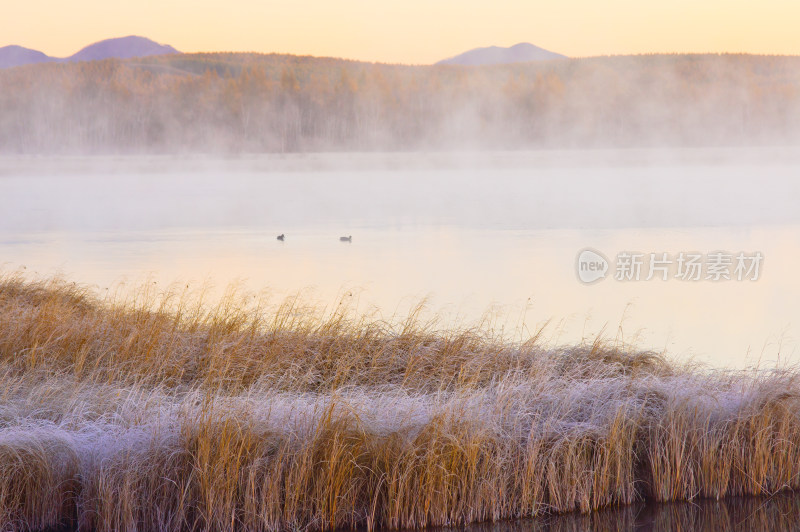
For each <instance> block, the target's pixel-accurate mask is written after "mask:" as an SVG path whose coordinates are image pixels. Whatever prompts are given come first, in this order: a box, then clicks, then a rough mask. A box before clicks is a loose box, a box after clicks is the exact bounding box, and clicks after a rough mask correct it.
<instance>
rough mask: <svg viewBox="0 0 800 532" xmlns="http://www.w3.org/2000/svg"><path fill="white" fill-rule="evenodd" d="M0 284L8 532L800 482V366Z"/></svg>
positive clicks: (493, 505) (691, 493)
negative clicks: (717, 363) (733, 365)
mask: <svg viewBox="0 0 800 532" xmlns="http://www.w3.org/2000/svg"><path fill="white" fill-rule="evenodd" d="M198 301H199V300H198V298H193V297H191V296H189V295H187V294H186V293H184V292H181V291H177V290H176V291H171V292H170V291H168V292H166V293H159V292H157V291H155V290H153V289H152V287H149V288H143V289H142V290H140V291H138V292H136V295H135V296H132V297H130V298H120V297H114V296H110V297H108V298H103V299H101V298H98V297H96V296H94V295H93V293H92V292H91V291H90V290H88V289H87V288H85V287H81V286H78V285H75V284H71V283H67V282H64V281H59V280H47V281H38V282H33V281H26V280H24V279H23V278H22V277H19V276H15V275H7V276H5V277H4V278H2V279H0V529H2V530H35V529H43V528H46V527H53V526H59V525H65V526H72V527H75V526H79V527H80V528H81V530H97V531H111V530H282V529H308V530H331V529H335V528H337V529H338V528H354V527H364V526H365V527H368V528H372V529H374V528H381V527H389V528H403V527H423V526H430V525H461V524H464V523H470V522H480V521H493V520H500V519H508V518H518V517H530V516H539V515H543V514H547V513H553V512H567V511H570V510H580V511H582V512H588V511H590V510H595V509H599V508H604V507H608V506H614V505H627V504H630V503H634V502H636V501H642V500H655V501H672V500H687V499H695V498H698V497H703V498H712V499H718V498H721V497H726V496H733V495H763V494H773V493H776V492H778V491H780V490H784V489H794V488H797V487H798V485H799V484H800V417H798V414H800V372H799V371H798V370H796V369H794V368H777V369H773V370H769V371H764V370H761V371H747V372H745V371H742V372H732V371H720V370H712V369H709V368H702V367H696V366H691V365H688V364H678V363H676V362H671V361H669V360H667V359H665V358H664V357H663V356H660V355H658V354H654V353H649V352H639V351H633V350H630V349H628V348H625V347H624V346H620V345H615V344H613V343H609V342H603V341H599V340H598V341H595V342H594V343H591V344H586V345H578V346H574V347H566V348H565V347H561V348H557V347H552V346H547V345H544V344H543V343H542V342H541V341H539V340H538V336H537V335H534V337H533V338H531V339H529V340H528V341H525V342H511V341H508V340H507V339H504V338H501V337H499V336H497V335H495V334H494V333H493V332H492V331H491V330H490V329H486V328H474V329H459V330H453V329H449V330H437V328H436V324H435V322H423V321H421V320H420V319H419V314H414V313H412V315H411V316H410V317H409V318H408V319H405V320H400V321H382V320H380V319H377V318H359V317H358V316H356V315H354V314H353V313H352V312H348V311H347V310H340V309H339V308H337V309H335V310H333V311H331V312H327V313H324V312H320V311H318V310H316V309H314V308H310V307H307V306H304V305H303V304H302V303H301V301H300V300H299V299H290V300H287V301H286V302H284V304H282V305H281V306H279V307H278V308H270V307H267V306H265V305H262V304H261V303H260V302H259V301H258V300H254V299H252V298H251V297H249V296H243V297H241V298H237V297H236V296H235V295H230V296H229V297H227V298H225V299H223V301H222V302H221V303H220V304H219V305H216V306H206V305H203V304H202V302H201V301H200V302H198Z"/></svg>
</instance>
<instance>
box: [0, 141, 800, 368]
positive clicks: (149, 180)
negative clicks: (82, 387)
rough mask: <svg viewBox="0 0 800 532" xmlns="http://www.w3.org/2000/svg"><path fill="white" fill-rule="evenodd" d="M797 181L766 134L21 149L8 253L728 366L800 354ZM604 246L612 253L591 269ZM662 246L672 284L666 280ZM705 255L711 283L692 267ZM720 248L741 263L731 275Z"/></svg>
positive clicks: (37, 265) (102, 275)
mask: <svg viewBox="0 0 800 532" xmlns="http://www.w3.org/2000/svg"><path fill="white" fill-rule="evenodd" d="M797 176H800V156H798V154H797V153H796V152H793V151H791V150H783V149H763V148H762V149H748V150H726V149H718V150H683V151H674V152H658V151H633V150H631V151H625V152H605V151H572V152H571V151H564V152H536V153H489V154H392V155H382V154H330V155H306V156H303V155H297V156H269V157H268V156H264V157H246V156H242V157H232V158H217V159H213V158H203V157H169V158H167V157H165V158H158V157H155V158H153V157H151V158H125V157H121V158H107V157H106V158H98V157H95V158H90V157H87V158H24V157H20V158H5V159H0V209H1V210H0V267H1V268H2V271H4V272H6V273H7V272H11V271H17V270H19V269H21V268H23V267H24V268H25V272H27V274H29V275H32V276H47V275H53V274H56V273H60V274H63V275H64V276H66V277H67V278H68V279H70V280H76V281H79V282H82V283H88V284H91V285H93V286H95V287H96V288H97V290H98V291H99V292H101V293H102V292H103V291H104V290H105V289H106V288H109V287H114V286H118V284H119V283H120V282H127V283H128V286H133V285H136V284H137V283H141V282H145V280H147V282H156V283H157V284H158V285H159V286H167V285H168V284H170V283H173V282H179V283H195V285H197V284H200V283H203V282H210V283H211V284H212V285H213V287H214V288H212V289H211V293H212V294H219V293H221V291H222V289H223V288H224V287H225V286H227V285H228V284H229V283H231V282H234V281H239V282H240V283H241V284H242V285H243V286H245V287H246V288H248V289H252V290H258V291H261V290H264V289H267V290H268V291H269V292H270V293H271V294H272V297H273V298H274V299H275V300H280V299H281V298H283V297H285V296H287V295H291V294H294V293H297V292H298V291H302V292H303V293H304V294H305V296H306V297H308V298H309V299H312V300H314V301H317V302H319V303H320V304H322V305H328V306H332V305H335V304H337V302H338V301H339V300H340V299H342V298H344V299H345V300H350V301H352V303H351V305H352V306H354V307H355V308H357V310H358V311H362V312H369V311H375V312H378V313H379V314H380V315H381V316H383V317H391V316H403V315H404V314H405V313H407V312H408V310H409V309H410V308H412V307H413V306H414V305H415V304H416V303H418V302H419V301H420V300H421V299H423V298H427V309H428V313H429V314H431V315H433V314H436V315H439V316H440V317H441V326H448V325H451V324H454V323H457V324H459V323H460V324H470V323H474V322H476V321H477V320H479V319H480V318H481V317H482V316H484V315H485V314H486V312H487V311H490V313H491V314H490V315H491V316H492V319H493V320H494V321H493V322H492V323H493V324H494V326H495V327H496V328H498V329H499V328H501V327H502V328H503V331H504V332H505V333H506V334H507V335H508V336H510V337H515V338H522V337H525V336H526V335H527V334H529V333H530V331H534V330H536V329H537V328H539V327H540V326H542V325H543V324H545V323H547V322H548V320H550V322H549V325H548V326H547V327H546V329H545V338H546V339H547V340H548V341H550V342H553V343H566V342H576V341H581V340H582V339H587V338H588V339H591V338H593V337H594V336H595V335H597V334H598V333H601V332H604V334H605V335H606V336H608V337H609V338H612V339H613V338H622V339H623V340H624V341H626V342H635V343H637V344H638V345H641V346H642V347H647V348H652V349H655V350H658V351H666V352H667V353H668V354H671V355H674V356H676V357H683V358H686V357H693V358H695V359H697V360H701V361H705V362H709V363H711V364H713V365H715V366H728V367H744V366H748V365H754V364H759V363H760V364H761V365H762V366H764V365H771V364H774V363H775V361H776V360H780V361H781V362H784V363H797V362H800V348H798V338H800V325H798V321H800V320H798V318H800V273H798V271H799V269H800V209H798V208H797V203H798V199H800V180H798V179H797ZM281 233H283V234H285V235H286V238H285V241H283V242H281V241H278V240H277V239H276V235H278V234H281ZM344 235H352V242H341V241H340V240H339V237H340V236H344ZM586 248H590V249H591V250H594V251H596V252H598V255H599V256H602V257H604V258H605V260H606V261H607V268H608V270H607V272H606V277H605V278H601V279H599V280H597V281H596V282H594V283H592V284H586V283H584V282H582V281H581V280H580V279H579V276H578V274H577V267H578V266H577V258H578V255H579V253H580V252H581V251H582V250H584V249H586ZM626 252H628V253H629V255H637V254H641V257H639V258H641V260H642V266H641V268H642V269H641V272H640V276H639V280H635V276H634V275H633V272H632V270H626V269H624V268H622V266H621V265H622V264H623V263H624V261H625V255H624V253H626ZM651 253H653V254H655V258H656V259H658V260H661V261H663V262H659V263H658V264H659V265H660V266H663V267H664V268H666V275H667V280H666V281H665V280H662V278H661V277H662V272H661V270H660V269H658V268H656V269H655V270H654V275H653V278H652V279H650V280H646V278H647V277H648V276H649V264H650V263H651V262H652V260H651V259H652V258H653V257H651V255H650V254H651ZM715 253H720V255H719V256H718V257H717V258H716V259H715V258H714V257H715V256H714V254H715ZM663 254H667V255H666V256H664V255H663ZM681 254H683V255H681ZM740 254H741V255H742V257H743V259H742V260H743V261H744V262H743V264H744V265H745V266H747V267H748V268H749V271H747V269H745V270H742V271H739V272H738V274H741V275H742V280H738V279H737V270H736V267H737V265H738V262H739V260H738V258H737V257H738V256H739V255H740ZM691 255H698V256H699V259H698V261H699V263H700V264H701V266H702V270H701V275H700V279H699V280H684V279H681V278H678V277H676V276H678V275H679V273H680V272H679V271H678V261H679V259H681V258H683V259H687V258H688V257H689V256H691ZM757 255H758V256H760V257H761V259H759V260H756V258H755V257H756V256H757ZM717 259H720V260H721V261H722V263H724V262H725V260H730V264H728V265H727V266H726V265H724V264H723V266H726V267H725V268H723V269H725V270H726V271H727V274H728V276H729V277H731V279H730V280H725V279H724V276H723V278H720V280H716V281H715V280H713V277H714V276H713V275H711V270H709V268H711V267H712V266H711V263H714V262H717V263H720V260H717ZM754 263H757V266H758V268H757V272H756V271H755V270H754V269H753V268H752V266H753V265H754ZM720 264H721V263H720ZM718 267H722V266H719V264H718ZM620 272H622V273H625V274H626V275H625V276H628V275H629V276H630V277H631V278H630V279H627V278H626V280H618V279H616V277H617V275H618V274H619V273H620ZM683 273H686V272H685V271H684V272H683ZM707 277H711V278H710V279H709V278H707ZM753 277H757V279H755V280H753Z"/></svg>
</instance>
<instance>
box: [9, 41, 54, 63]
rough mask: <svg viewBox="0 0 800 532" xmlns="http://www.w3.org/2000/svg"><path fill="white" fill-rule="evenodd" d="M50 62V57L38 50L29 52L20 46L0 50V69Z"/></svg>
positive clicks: (28, 49) (29, 50)
mask: <svg viewBox="0 0 800 532" xmlns="http://www.w3.org/2000/svg"><path fill="white" fill-rule="evenodd" d="M52 60H53V59H52V58H51V57H48V56H47V55H45V54H43V53H42V52H40V51H38V50H31V49H30V48H23V47H22V46H16V45H11V46H3V47H2V48H0V68H9V67H15V66H20V65H30V64H32V63H44V62H46V61H52Z"/></svg>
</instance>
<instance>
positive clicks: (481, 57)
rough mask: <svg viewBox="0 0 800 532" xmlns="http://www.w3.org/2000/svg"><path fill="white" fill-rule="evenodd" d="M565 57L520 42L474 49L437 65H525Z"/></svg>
mask: <svg viewBox="0 0 800 532" xmlns="http://www.w3.org/2000/svg"><path fill="white" fill-rule="evenodd" d="M565 57H567V56H565V55H561V54H557V53H555V52H551V51H549V50H545V49H544V48H539V47H538V46H534V45H532V44H530V43H527V42H521V43H519V44H515V45H514V46H509V47H508V48H502V47H500V46H489V47H487V48H475V49H473V50H469V51H467V52H464V53H463V54H459V55H457V56H455V57H450V58H448V59H443V60H442V61H439V62H438V63H436V64H437V65H469V66H477V65H500V64H505V63H525V62H528V61H547V60H549V59H562V58H565Z"/></svg>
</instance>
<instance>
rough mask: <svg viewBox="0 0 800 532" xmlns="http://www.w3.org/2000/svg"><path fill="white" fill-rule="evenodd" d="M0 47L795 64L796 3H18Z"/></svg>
mask: <svg viewBox="0 0 800 532" xmlns="http://www.w3.org/2000/svg"><path fill="white" fill-rule="evenodd" d="M4 4H5V5H3V6H2V9H0V11H2V17H0V46H5V45H7V44H17V45H21V46H25V47H28V48H34V49H37V50H40V51H42V52H44V53H46V54H48V55H51V56H56V57H63V56H68V55H71V54H73V53H75V52H76V51H78V50H79V49H80V48H82V47H84V46H86V45H87V44H91V43H93V42H96V41H99V40H102V39H106V38H110V37H122V36H126V35H141V36H145V37H149V38H151V39H153V40H155V41H157V42H160V43H162V44H171V45H172V46H174V47H175V48H177V49H178V50H180V51H182V52H203V51H237V52H244V51H254V52H264V53H270V52H277V53H291V54H300V55H316V56H333V57H344V58H349V59H358V60H365V61H379V62H387V63H408V64H428V63H433V62H436V61H438V60H440V59H444V58H446V57H450V56H453V55H456V54H458V53H461V52H463V51H465V50H468V49H471V48H476V47H481V46H490V45H497V46H510V45H513V44H516V43H519V42H530V43H532V44H535V45H537V46H541V47H543V48H546V49H548V50H552V51H554V52H559V53H562V54H565V55H568V56H571V57H585V56H595V55H609V54H642V53H670V52H679V53H680V52H700V53H703V52H748V53H756V54H800V32H798V31H797V22H798V21H800V2H797V0H762V1H760V2H754V1H752V0H671V1H669V2H663V1H658V2H656V1H653V0H605V1H603V2H598V1H597V0H559V1H554V0H548V1H546V2H539V1H523V0H494V1H486V0H484V1H478V0H404V1H402V2H398V1H395V0H294V1H292V0H279V1H268V0H226V1H224V2H221V1H218V0H137V1H120V0H72V1H70V2H65V1H63V0H25V1H9V2H4Z"/></svg>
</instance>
